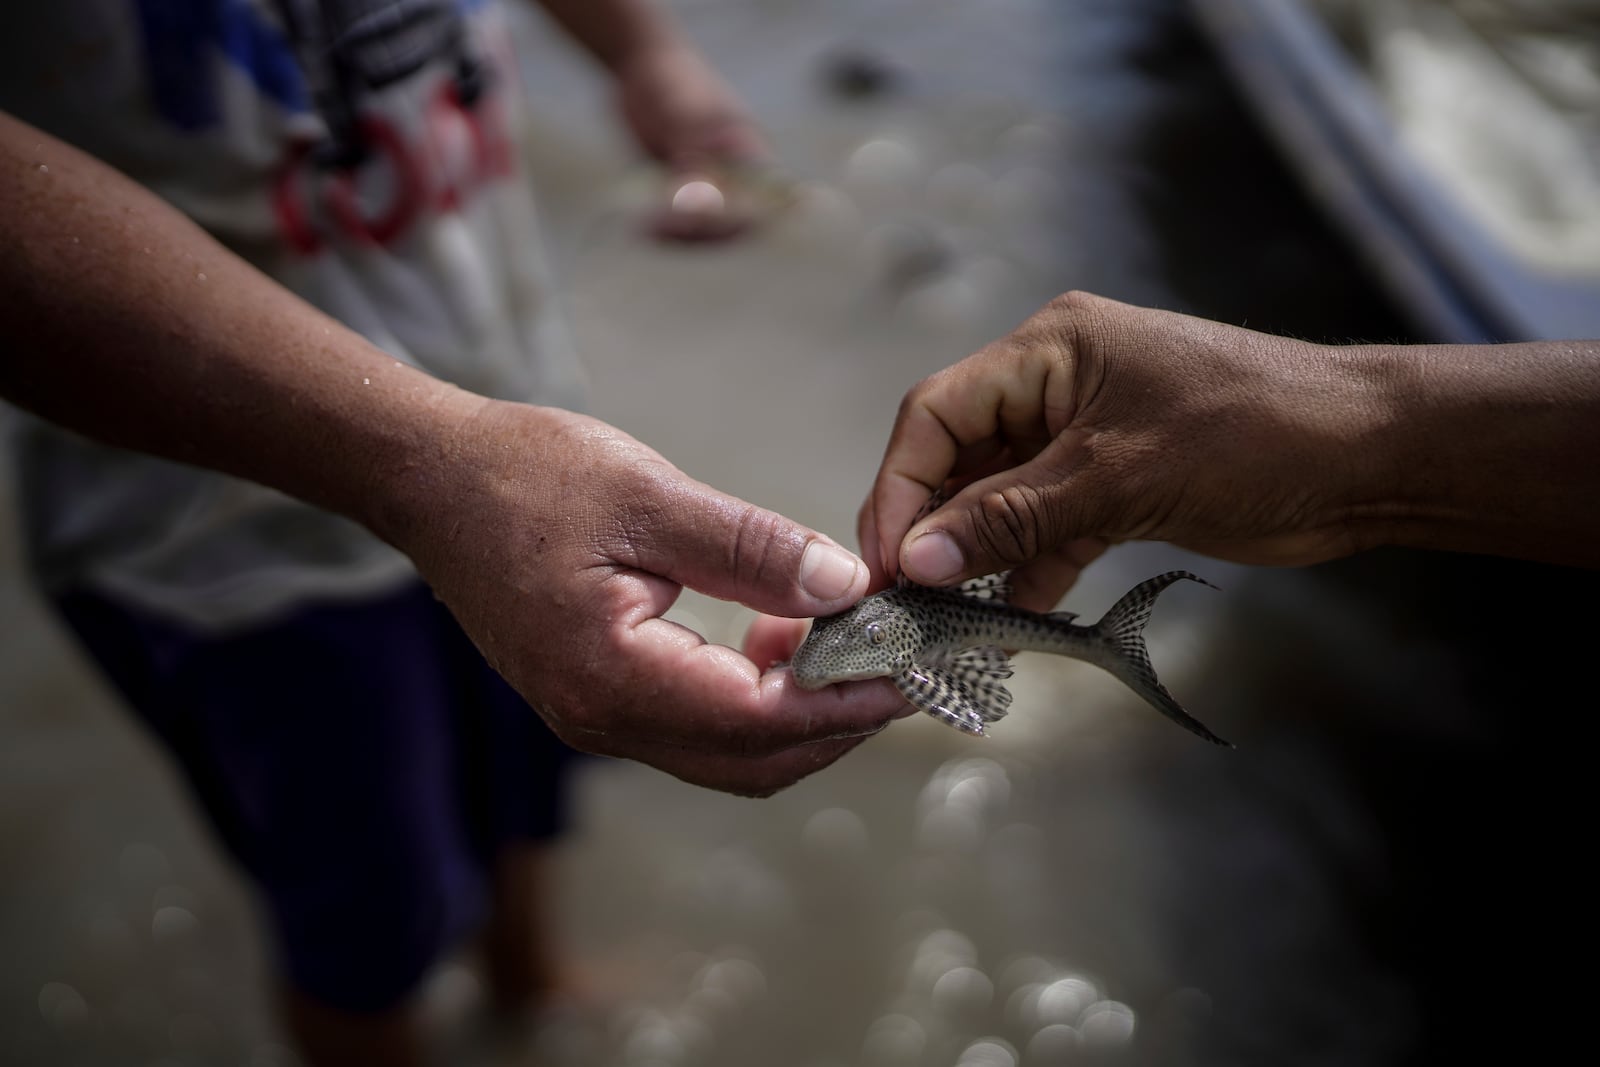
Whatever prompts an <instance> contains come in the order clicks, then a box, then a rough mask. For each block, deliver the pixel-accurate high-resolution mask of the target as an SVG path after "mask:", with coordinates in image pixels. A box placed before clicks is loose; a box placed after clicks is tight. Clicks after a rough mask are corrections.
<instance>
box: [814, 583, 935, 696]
mask: <svg viewBox="0 0 1600 1067" xmlns="http://www.w3.org/2000/svg"><path fill="white" fill-rule="evenodd" d="M917 646H918V638H917V633H916V627H915V625H914V624H913V623H912V622H911V619H910V617H909V615H908V613H907V612H906V611H905V609H904V608H902V607H900V606H899V605H897V604H895V603H894V601H893V600H892V599H890V598H889V597H888V596H886V595H885V594H881V593H880V594H876V595H874V596H869V597H867V598H866V599H865V600H862V601H860V602H859V603H857V604H856V605H855V606H854V607H852V608H850V609H849V610H848V611H842V612H840V613H839V614H837V615H826V616H823V617H821V618H819V619H817V620H816V621H814V622H813V623H812V624H811V632H810V633H808V634H807V635H806V639H805V640H804V641H803V642H801V645H800V648H799V650H798V651H796V652H795V654H794V659H793V660H791V661H790V664H789V668H790V670H791V671H793V672H794V680H795V682H796V683H798V684H799V686H800V688H802V689H821V688H822V687H823V686H825V685H831V684H833V683H834V682H851V681H859V680H861V679H863V678H887V677H890V676H891V675H895V674H898V673H900V672H901V671H903V670H905V669H906V667H908V666H910V665H911V659H912V655H913V653H915V651H916V649H917Z"/></svg>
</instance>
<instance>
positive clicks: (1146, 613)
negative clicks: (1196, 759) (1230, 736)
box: [1094, 571, 1233, 748]
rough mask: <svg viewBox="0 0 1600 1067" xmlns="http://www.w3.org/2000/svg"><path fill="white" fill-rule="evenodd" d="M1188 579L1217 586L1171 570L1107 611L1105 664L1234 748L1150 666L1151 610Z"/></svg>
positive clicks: (1174, 714) (1194, 727)
mask: <svg viewBox="0 0 1600 1067" xmlns="http://www.w3.org/2000/svg"><path fill="white" fill-rule="evenodd" d="M1185 579H1187V580H1188V581H1191V582H1199V583H1200V584H1201V585H1208V586H1211V588H1213V589H1215V588H1216V586H1214V585H1211V583H1210V582H1208V581H1206V580H1205V579H1204V578H1201V577H1199V576H1198V575H1194V574H1190V573H1189V572H1188V571H1168V572H1167V573H1166V574H1161V575H1157V576H1156V577H1154V578H1151V579H1150V580H1149V581H1145V582H1140V583H1139V584H1138V585H1136V586H1134V587H1133V588H1132V589H1130V590H1128V592H1127V594H1126V595H1124V596H1123V598H1122V599H1121V600H1119V601H1117V602H1116V603H1115V604H1113V605H1112V607H1111V610H1110V611H1108V612H1106V614H1105V617H1104V618H1103V619H1101V620H1100V621H1099V622H1098V623H1096V624H1095V627H1094V629H1095V632H1096V633H1097V634H1098V636H1099V637H1100V640H1101V641H1102V642H1104V648H1105V653H1106V661H1105V662H1104V663H1102V664H1101V666H1103V667H1104V668H1105V669H1106V670H1108V671H1110V672H1111V673H1112V674H1114V675H1116V676H1117V677H1118V678H1119V679H1121V680H1122V681H1123V683H1124V684H1126V685H1127V686H1128V688H1130V689H1132V690H1133V691H1134V692H1135V693H1138V694H1139V695H1140V696H1142V697H1144V698H1145V700H1147V701H1149V702H1150V703H1151V704H1153V705H1155V707H1156V710H1158V711H1160V712H1161V714H1163V715H1165V716H1166V717H1167V718H1169V719H1171V720H1172V721H1173V722H1175V723H1177V724H1178V725H1179V726H1182V727H1183V728H1184V729H1185V730H1188V731H1189V732H1190V733H1192V734H1196V735H1198V736H1200V737H1203V738H1205V739H1206V740H1207V741H1210V742H1211V743H1212V744H1214V745H1225V746H1227V747H1228V748H1232V747H1233V745H1232V744H1231V743H1229V742H1227V741H1224V740H1223V739H1222V738H1220V737H1218V736H1217V735H1216V734H1214V733H1212V732H1211V731H1210V730H1209V729H1207V728H1206V726H1205V724H1204V723H1202V722H1201V721H1200V720H1199V719H1197V718H1195V717H1194V716H1193V715H1190V714H1189V713H1188V712H1187V711H1184V710H1183V706H1182V705H1180V704H1179V703H1178V702H1177V700H1176V699H1174V698H1173V696H1172V694H1171V693H1169V692H1167V689H1166V687H1165V686H1163V685H1162V684H1161V682H1160V681H1159V680H1158V679H1157V678H1156V671H1155V668H1154V667H1152V666H1151V665H1150V652H1149V650H1148V649H1147V648H1146V647H1145V643H1144V626H1145V623H1147V622H1149V621H1150V612H1151V610H1152V609H1153V608H1154V607H1155V606H1156V598H1157V597H1159V596H1160V595H1161V593H1162V591H1163V590H1165V589H1166V588H1167V587H1168V586H1170V585H1173V584H1174V583H1176V582H1181V581H1184V580H1185Z"/></svg>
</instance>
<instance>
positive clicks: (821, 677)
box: [789, 663, 888, 690]
mask: <svg viewBox="0 0 1600 1067" xmlns="http://www.w3.org/2000/svg"><path fill="white" fill-rule="evenodd" d="M789 673H790V674H792V675H794V684H795V685H798V686H799V687H800V688H801V689H811V690H816V689H826V688H827V687H828V686H830V685H836V684H838V683H839V682H864V681H867V680H868V679H871V678H887V677H888V674H887V673H886V672H884V671H880V670H872V669H870V668H868V669H867V670H864V671H855V672H852V673H848V674H819V673H817V672H816V671H814V670H808V669H807V668H805V667H802V666H799V665H796V664H793V663H791V664H789Z"/></svg>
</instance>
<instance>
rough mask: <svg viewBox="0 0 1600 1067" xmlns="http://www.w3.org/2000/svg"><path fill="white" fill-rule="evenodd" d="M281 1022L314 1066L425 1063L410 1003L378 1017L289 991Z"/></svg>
mask: <svg viewBox="0 0 1600 1067" xmlns="http://www.w3.org/2000/svg"><path fill="white" fill-rule="evenodd" d="M282 1004H283V1016H284V1022H285V1023H286V1025H287V1026H288V1029H289V1033H290V1035H291V1036H292V1037H293V1038H294V1041H295V1043H296V1045H298V1046H299V1049H300V1052H301V1053H302V1054H303V1055H304V1056H305V1058H306V1062H307V1063H308V1064H310V1065H312V1067H350V1065H352V1064H362V1065H363V1067H423V1065H424V1064H425V1063H426V1062H427V1056H426V1055H425V1054H424V1050H423V1041H422V1034H421V1027H420V1025H419V1024H418V1021H417V1011H416V1007H415V1005H414V1004H412V1003H411V1002H409V1001H408V1002H406V1003H405V1004H403V1005H401V1006H400V1007H397V1008H392V1009H390V1010H389V1011H386V1012H383V1013H381V1014H377V1015H355V1014H351V1013H350V1012H344V1011H339V1010H338V1009H336V1008H330V1007H328V1006H327V1005H326V1004H323V1003H321V1002H320V1001H315V1000H312V999H311V998H310V997H307V996H306V995H305V994H303V993H300V992H298V991H296V990H293V989H285V990H284V991H283V993H282Z"/></svg>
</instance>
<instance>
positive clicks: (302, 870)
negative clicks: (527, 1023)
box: [56, 584, 574, 1012]
mask: <svg viewBox="0 0 1600 1067" xmlns="http://www.w3.org/2000/svg"><path fill="white" fill-rule="evenodd" d="M56 604H57V607H58V608H59V609H60V611H61V613H62V615H63V616H64V617H65V618H66V620H67V622H68V623H69V624H70V625H71V627H72V628H73V630H75V631H76V632H77V634H78V636H79V638H80V639H81V640H82V642H83V644H84V645H85V646H86V647H87V648H88V650H89V652H90V654H91V655H92V656H93V657H94V658H95V659H96V660H97V661H98V662H99V663H100V664H101V666H102V667H103V668H104V669H105V670H106V672H107V673H108V674H109V675H110V677H111V679H112V681H113V682H114V683H115V684H116V686H117V687H118V688H119V689H120V690H121V691H122V693H123V695H124V696H125V697H126V698H127V700H128V701H129V702H130V703H131V704H132V705H133V707H134V709H135V710H136V711H137V712H138V714H139V716H140V717H141V718H142V719H144V721H145V722H146V723H147V724H148V725H149V726H150V727H151V728H152V729H153V730H154V731H155V732H156V733H157V734H158V735H159V736H160V737H161V739H162V740H163V741H164V742H165V743H166V744H167V746H168V747H169V748H170V749H171V751H172V752H173V754H174V755H175V756H176V757H177V760H178V762H179V764H180V765H181V766H182V768H183V771H184V772H185V774H186V775H187V777H188V779H189V781H190V782H191V783H192V785H193V787H194V789H195V791H196V793H197V794H198V796H199V799H200V802H201V804H202V805H203V807H204V808H205V811H206V813H207V815H209V817H210V819H211V822H212V824H213V825H214V826H215V827H216V829H217V831H218V833H219V834H220V835H221V837H222V839H223V841H224V843H225V844H226V845H227V847H228V848H229V850H230V851H231V852H232V853H233V854H234V855H235V856H236V857H237V858H238V860H239V861H240V863H242V864H243V866H244V867H245V868H246V869H247V870H248V871H249V873H250V874H251V875H252V876H253V877H254V879H255V881H256V882H257V884H258V886H259V888H260V891H261V893H262V895H263V897H264V903H265V905H266V907H267V910H268V912H269V915H270V919H271V922H272V926H273V929H274V932H275V934H276V942H277V948H278V952H279V956H280V959H281V964H282V968H283V970H284V971H285V973H286V975H287V977H288V979H289V980H290V981H291V982H292V983H293V985H294V986H295V987H296V988H297V989H299V990H300V991H302V992H304V993H305V994H307V995H309V996H311V997H313V998H315V999H317V1000H319V1001H322V1002H323V1003H325V1004H328V1005H331V1006H333V1007H337V1008H342V1009H344V1010H346V1011H353V1012H373V1011H381V1010H383V1009H385V1008H388V1007H391V1006H393V1005H395V1004H396V1003H398V1002H399V1001H400V1000H401V999H403V998H404V997H405V996H406V995H407V994H409V993H411V992H412V991H413V990H414V989H415V987H416V985H417V983H418V981H419V980H420V979H421V977H422V976H423V975H424V973H425V972H426V971H427V969H428V967H429V966H430V965H431V964H432V963H433V962H434V961H435V960H437V959H438V958H439V957H440V956H441V955H442V954H444V953H446V952H448V951H449V950H451V949H452V948H454V947H455V946H456V945H457V944H459V943H460V942H461V941H462V940H463V939H464V938H465V937H467V936H469V935H470V934H471V933H472V932H473V931H474V930H475V929H476V927H477V926H478V925H479V924H480V923H481V922H482V920H483V918H484V916H485V914H486V908H487V902H488V899H489V895H488V877H489V871H490V870H491V864H492V861H493V858H494V856H495V855H496V854H497V852H498V851H499V850H500V848H501V847H502V846H504V845H506V844H508V843H511V842H515V841H538V840H541V839H545V838H549V837H551V836H552V835H554V834H556V833H558V832H559V831H560V830H561V828H562V826H563V823H564V822H565V817H566V812H565V804H564V781H565V777H566V770H567V768H568V765H569V762H570V760H571V758H572V756H573V755H574V753H573V751H572V750H571V749H569V748H567V747H566V746H565V745H563V744H562V743H561V742H560V741H559V740H557V739H556V737H555V736H554V735H553V734H552V733H550V731H549V730H548V729H547V728H546V727H545V725H544V723H543V722H542V721H540V719H539V717H538V716H537V715H536V714H535V713H534V712H533V711H532V710H531V709H530V708H529V707H528V705H527V704H526V703H524V702H523V700H522V698H521V697H519V696H518V695H517V694H516V692H515V691H514V690H513V689H512V688H511V687H510V686H509V685H507V684H506V683H505V682H504V681H503V680H502V679H501V678H500V676H499V675H498V674H496V673H495V672H494V671H493V670H492V669H490V668H489V666H488V665H487V664H486V663H485V662H484V661H483V658H482V657H481V656H480V655H479V654H478V651H477V649H476V648H474V647H473V645H472V642H471V641H470V640H469V639H468V638H467V636H466V635H465V634H464V633H463V632H462V631H461V629H460V627H459V626H457V625H456V622H455V620H454V619H453V618H452V617H451V616H450V613H449V612H448V611H447V610H445V608H444V607H443V606H442V605H440V604H439V603H438V602H437V601H435V600H434V598H433V596H432V594H431V593H430V592H429V591H428V589H427V588H426V587H423V586H421V585H420V584H419V585H417V586H415V587H412V588H408V589H407V590H405V591H403V592H400V593H396V594H391V595H387V596H384V597H381V598H376V599H373V600H368V601H363V602H360V603H354V604H328V605H319V606H316V607H311V608H307V609H305V610H302V611H301V612H299V613H298V614H295V615H292V616H289V617H287V618H285V619H283V620H281V621H279V622H276V623H274V624H272V625H270V626H267V627H264V628H260V629H255V630H251V631H248V632H245V633H239V634H229V635H226V636H223V637H216V636H212V635H208V634H199V633H196V632H194V631H192V630H190V629H188V628H186V627H184V626H181V625H175V624H173V623H171V622H168V621H165V620H164V619H161V618H157V617H155V616H152V615H151V614H149V613H147V612H144V611H141V610H138V609H131V608H129V607H127V606H126V605H124V604H121V603H118V602H114V601H111V600H108V599H106V598H104V597H102V596H98V595H95V594H88V593H81V592H79V593H70V594H67V595H64V596H61V597H58V598H57V601H56Z"/></svg>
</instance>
